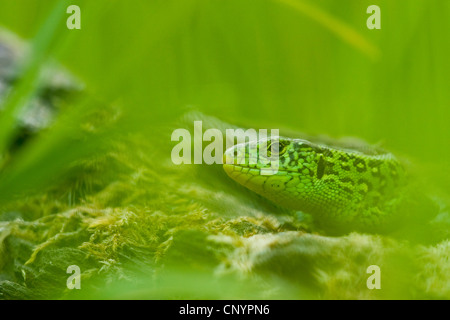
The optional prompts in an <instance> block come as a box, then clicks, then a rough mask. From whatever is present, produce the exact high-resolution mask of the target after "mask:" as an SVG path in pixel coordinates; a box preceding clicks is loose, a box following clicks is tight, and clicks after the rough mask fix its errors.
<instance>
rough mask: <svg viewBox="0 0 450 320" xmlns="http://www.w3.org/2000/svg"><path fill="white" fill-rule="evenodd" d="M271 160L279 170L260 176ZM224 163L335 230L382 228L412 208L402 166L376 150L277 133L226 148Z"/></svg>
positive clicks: (254, 186) (259, 189)
mask: <svg viewBox="0 0 450 320" xmlns="http://www.w3.org/2000/svg"><path fill="white" fill-rule="evenodd" d="M262 148H267V152H261V150H263V149H262ZM252 157H253V158H252ZM230 159H231V160H230ZM251 159H254V160H255V161H253V162H254V163H252V161H249V160H251ZM271 159H272V161H273V159H275V160H276V161H277V163H278V172H276V173H275V174H273V175H264V174H263V173H262V171H261V169H263V170H267V169H268V168H270V163H268V161H269V160H271ZM223 167H224V170H225V172H226V173H227V174H228V175H229V176H230V177H231V178H232V179H234V180H235V181H237V182H239V183H240V184H242V185H244V186H245V187H247V188H248V189H250V190H252V191H254V192H256V193H258V194H260V195H262V196H263V197H265V198H267V199H269V200H271V201H273V202H274V203H276V204H278V205H280V206H283V207H286V208H290V209H295V210H300V211H302V212H305V213H309V214H311V215H313V217H314V219H315V220H316V221H317V222H319V223H320V224H321V225H322V226H324V227H326V228H328V229H330V230H333V231H337V232H342V231H345V232H346V231H352V230H357V231H368V232H383V231H385V230H389V229H392V227H393V226H395V225H397V224H398V222H400V221H401V219H403V218H405V215H406V216H407V215H408V213H407V212H408V210H410V208H411V207H410V206H409V207H408V206H407V205H406V203H407V202H408V201H409V200H408V199H410V197H409V196H406V194H407V188H408V183H407V181H408V177H407V174H406V172H405V170H404V168H403V166H402V165H401V163H400V162H399V160H397V159H396V157H395V156H394V155H393V154H391V153H389V152H386V151H383V150H381V149H377V148H360V149H353V148H352V149H350V148H342V147H334V146H329V145H325V144H315V143H312V142H309V141H306V140H301V139H290V138H283V137H277V138H275V139H272V140H270V139H266V140H259V141H256V142H247V143H244V144H239V145H235V146H233V147H231V148H229V149H228V150H227V151H226V152H225V154H224V166H223ZM405 212H406V213H405Z"/></svg>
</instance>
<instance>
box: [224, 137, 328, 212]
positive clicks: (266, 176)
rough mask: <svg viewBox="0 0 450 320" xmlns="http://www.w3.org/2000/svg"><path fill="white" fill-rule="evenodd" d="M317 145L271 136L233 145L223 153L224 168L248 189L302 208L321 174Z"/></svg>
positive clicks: (285, 204) (321, 161) (279, 201)
mask: <svg viewBox="0 0 450 320" xmlns="http://www.w3.org/2000/svg"><path fill="white" fill-rule="evenodd" d="M321 152H322V151H321V150H319V147H317V146H315V145H314V144H312V143H310V142H308V141H306V140H301V139H289V138H284V137H275V138H269V139H261V140H258V141H251V142H246V143H242V144H238V145H235V146H233V147H231V148H229V149H228V150H227V151H226V152H225V154H224V170H225V172H226V173H227V174H228V175H229V176H230V177H231V178H232V179H233V180H235V181H237V182H238V183H240V184H242V185H243V186H245V187H247V188H248V189H250V190H252V191H254V192H256V193H258V194H260V195H262V196H264V197H266V198H268V199H270V200H272V201H273V202H275V203H277V204H280V205H282V206H285V207H293V208H298V209H300V208H301V209H305V206H307V205H308V204H309V203H311V201H307V198H308V197H309V196H310V195H311V194H313V189H314V187H315V184H316V183H317V181H318V180H320V178H321V177H322V176H323V171H324V166H323V163H324V162H323V160H321V159H323V156H322V153H321Z"/></svg>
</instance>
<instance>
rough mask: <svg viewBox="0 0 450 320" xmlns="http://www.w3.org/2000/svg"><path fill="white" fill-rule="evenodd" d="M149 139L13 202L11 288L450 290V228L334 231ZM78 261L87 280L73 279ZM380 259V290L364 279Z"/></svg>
mask: <svg viewBox="0 0 450 320" xmlns="http://www.w3.org/2000/svg"><path fill="white" fill-rule="evenodd" d="M147 141H148V140H146V139H144V138H143V137H138V136H135V137H132V138H128V140H127V142H126V143H122V144H116V146H115V147H114V148H113V151H111V152H110V153H109V154H107V155H103V156H101V157H100V156H99V157H95V158H93V159H91V160H86V161H84V162H81V163H78V164H77V165H76V166H74V168H73V171H72V173H71V174H69V175H68V176H67V177H66V179H65V180H63V181H60V182H59V183H58V184H56V186H54V187H53V188H51V189H49V190H46V191H45V192H41V193H39V194H36V195H34V196H33V197H29V198H28V199H27V201H23V199H21V200H20V201H15V202H12V203H11V204H10V205H9V206H8V208H5V209H4V211H3V213H2V220H3V221H2V222H0V245H1V246H0V257H1V259H0V279H1V282H0V294H1V297H2V298H5V299H32V298H45V299H47V298H169V299H170V298H186V299H192V298H218V299H220V298H244V299H245V298H275V299H277V298H289V299H298V298H326V299H376V298H449V297H450V279H449V277H448V274H449V268H450V264H449V260H448V254H449V246H450V242H449V241H448V240H443V241H441V242H440V243H436V244H433V245H429V246H424V245H420V244H411V243H410V242H408V241H403V240H401V239H394V238H390V237H387V236H379V235H365V234H357V233H352V234H350V235H347V236H342V237H327V236H324V235H321V233H320V230H316V229H315V227H314V226H313V225H312V224H311V223H310V222H309V220H308V219H303V220H302V219H301V216H299V215H296V214H293V213H291V212H284V211H283V210H282V209H280V208H278V207H275V206H273V205H272V204H270V203H268V202H265V201H264V200H263V199H261V198H259V197H258V196H256V195H254V194H252V193H251V192H248V191H246V190H245V189H244V188H242V187H240V186H239V185H237V184H235V183H234V182H233V181H231V180H229V179H228V178H227V177H226V175H225V173H224V172H222V169H221V167H220V166H206V165H186V166H174V165H172V164H171V163H170V161H169V159H168V158H167V157H166V156H164V154H167V153H165V151H166V150H165V149H164V148H163V149H162V150H160V151H159V152H154V151H151V150H154V149H155V145H154V144H152V143H151V142H147ZM68 190H69V191H68ZM70 265H78V266H79V267H80V269H81V272H82V276H81V285H82V289H81V290H76V289H74V290H69V289H68V288H67V286H66V281H67V278H68V277H69V276H70V274H68V273H67V272H66V271H67V267H68V266H70ZM370 265H378V266H380V268H381V270H382V289H381V290H369V289H368V288H367V286H366V280H367V278H368V276H369V274H367V273H366V269H367V267H368V266H370Z"/></svg>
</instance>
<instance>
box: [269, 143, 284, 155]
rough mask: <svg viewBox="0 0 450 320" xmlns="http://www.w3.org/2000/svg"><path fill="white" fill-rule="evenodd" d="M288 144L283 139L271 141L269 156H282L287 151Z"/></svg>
mask: <svg viewBox="0 0 450 320" xmlns="http://www.w3.org/2000/svg"><path fill="white" fill-rule="evenodd" d="M287 146H288V144H287V143H285V142H283V141H275V142H273V143H272V142H271V143H269V144H268V146H267V156H268V157H272V156H281V155H283V154H284V153H285V152H286V149H287Z"/></svg>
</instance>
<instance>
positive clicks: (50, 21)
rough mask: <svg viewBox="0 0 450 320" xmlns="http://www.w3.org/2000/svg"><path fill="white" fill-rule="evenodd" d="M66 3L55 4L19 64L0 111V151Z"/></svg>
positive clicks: (31, 90) (32, 87)
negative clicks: (15, 76)
mask: <svg viewBox="0 0 450 320" xmlns="http://www.w3.org/2000/svg"><path fill="white" fill-rule="evenodd" d="M68 4H69V1H68V0H61V1H58V2H57V3H56V5H55V7H54V8H53V10H52V12H51V13H50V15H49V17H48V18H47V20H46V21H45V22H44V24H43V25H42V27H41V29H40V30H39V32H38V33H37V35H36V37H35V38H34V40H33V41H32V45H31V48H30V49H31V50H30V51H29V52H28V55H27V57H26V59H25V61H23V62H22V63H23V64H22V65H21V66H20V70H19V71H20V72H19V79H20V80H19V81H18V83H17V84H16V85H15V86H14V88H13V90H12V92H11V94H10V95H9V97H8V98H7V100H6V102H5V103H4V105H3V110H2V112H1V113H0V154H3V153H4V152H5V151H6V148H7V146H8V143H9V141H10V139H11V138H12V136H13V134H14V131H15V130H14V127H15V124H16V116H17V114H18V113H19V112H20V110H21V108H23V106H24V105H25V103H26V101H27V100H28V99H29V98H30V97H31V96H32V95H33V93H34V92H35V91H36V89H37V84H38V81H39V76H40V70H41V67H42V64H43V62H44V61H45V59H46V57H47V56H48V54H49V51H50V48H51V46H52V44H53V43H54V40H55V37H56V35H57V29H58V28H59V27H61V21H62V18H63V17H64V14H65V12H66V8H67V6H68Z"/></svg>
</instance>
